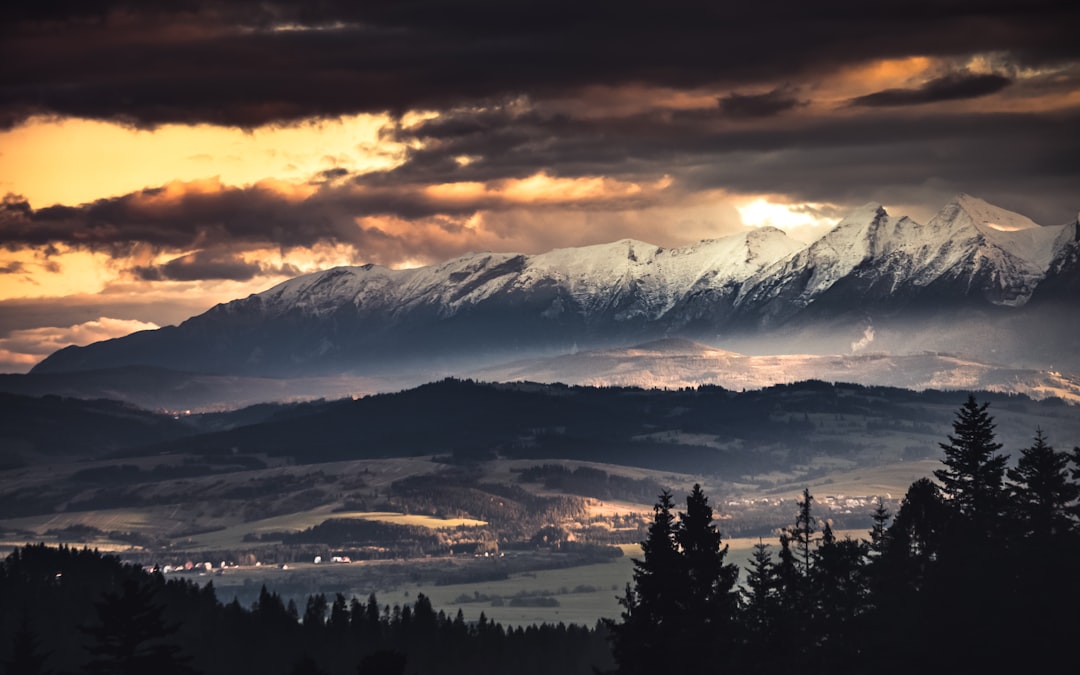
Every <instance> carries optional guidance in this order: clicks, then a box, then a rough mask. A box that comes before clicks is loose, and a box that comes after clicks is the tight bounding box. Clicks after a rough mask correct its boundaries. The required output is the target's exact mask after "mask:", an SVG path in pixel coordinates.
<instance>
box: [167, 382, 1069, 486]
mask: <svg viewBox="0 0 1080 675" xmlns="http://www.w3.org/2000/svg"><path fill="white" fill-rule="evenodd" d="M981 396H982V397H983V398H984V399H986V400H988V401H991V402H992V405H993V406H994V410H995V413H996V414H997V415H998V418H999V434H1000V435H1001V437H1002V439H1003V441H1004V442H1005V443H1006V444H1007V447H1022V446H1023V445H1025V444H1026V443H1027V442H1028V441H1029V440H1030V438H1031V434H1032V433H1033V430H1034V429H1035V428H1036V427H1042V428H1044V429H1052V430H1053V433H1054V437H1055V438H1056V439H1057V440H1059V441H1061V442H1063V443H1075V442H1076V441H1077V440H1080V409H1077V408H1075V407H1071V406H1068V405H1065V404H1064V403H1061V402H1060V401H1055V400H1047V401H1042V402H1035V401H1032V400H1030V399H1027V398H1025V397H1021V396H1008V395H997V394H981ZM958 398H959V396H958V395H957V394H956V393H955V392H935V391H926V392H913V391H908V390H903V389H893V388H886V387H863V386H858V385H845V384H831V383H825V382H814V381H811V382H803V383H799V384H793V385H779V386H775V387H770V388H767V389H763V390H758V391H749V392H733V391H727V390H724V389H721V388H718V387H700V388H696V389H684V390H678V391H658V390H642V389H636V388H594V387H568V386H563V385H539V384H483V383H477V382H472V381H468V380H464V381H463V380H453V379H449V380H444V381H441V382H437V383H432V384H429V385H425V386H422V387H418V388H416V389H411V390H408V391H404V392H400V393H396V394H385V395H378V396H371V397H367V398H362V399H357V400H342V401H336V402H331V403H321V404H307V405H300V406H294V407H291V408H289V409H288V410H286V411H283V412H282V413H281V414H279V415H278V416H276V417H273V418H271V419H269V420H267V421H265V422H262V423H259V424H254V425H249V426H244V427H239V428H234V429H230V430H227V431H222V432H218V433H213V434H204V435H201V436H197V437H192V438H185V439H182V440H178V441H173V442H169V443H164V444H161V445H160V446H158V447H157V448H155V451H156V452H162V451H167V452H197V453H200V454H213V453H234V454H235V453H251V452H265V453H268V454H271V455H278V456H290V457H293V458H295V460H296V461H297V462H300V463H306V462H323V461H331V460H342V459H362V458H376V457H395V456H409V455H427V454H436V455H446V456H449V457H451V458H452V459H456V460H459V461H469V460H482V459H485V458H490V457H494V456H496V455H498V456H501V457H507V458H530V459H546V458H563V459H579V460H588V461H596V462H606V463H611V464H623V465H633V466H642V467H648V468H656V469H663V470H673V471H691V472H706V473H712V472H729V471H757V470H763V469H767V468H768V467H774V466H790V465H792V464H799V463H803V462H806V461H808V460H809V459H810V458H811V457H813V456H816V455H821V454H825V455H832V456H841V457H846V458H849V459H851V460H853V461H856V462H859V463H865V462H876V463H883V462H888V461H897V460H899V459H905V458H921V457H928V456H934V455H935V453H936V451H937V440H938V438H939V434H940V430H941V429H942V428H944V427H947V425H948V424H949V422H950V420H951V418H952V411H953V410H954V407H955V405H956V401H957V399H958Z"/></svg>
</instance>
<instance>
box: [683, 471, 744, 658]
mask: <svg viewBox="0 0 1080 675" xmlns="http://www.w3.org/2000/svg"><path fill="white" fill-rule="evenodd" d="M675 540H676V542H677V543H678V545H679V547H680V552H681V555H682V568H683V570H684V575H685V576H683V578H682V579H680V582H681V583H682V584H685V588H684V589H681V590H680V593H679V594H680V595H681V596H682V598H683V606H682V607H681V608H680V610H679V615H678V620H679V621H680V622H681V623H682V624H683V625H684V628H683V630H682V631H681V632H682V636H683V640H684V641H685V642H686V643H688V644H687V656H688V661H690V662H691V664H693V662H696V663H697V664H702V665H704V664H710V665H712V666H713V667H715V666H717V665H718V664H719V663H720V662H723V661H729V660H730V657H731V648H732V646H733V645H734V641H735V640H734V636H733V630H734V625H735V624H734V618H735V613H736V609H737V606H738V596H737V594H736V591H735V583H736V582H737V580H738V577H739V568H738V566H736V565H733V564H727V563H725V556H726V555H727V552H728V547H727V545H724V544H723V542H722V539H721V535H720V531H719V530H718V529H717V527H716V525H715V524H714V523H713V510H712V507H711V506H709V499H708V497H706V496H705V493H704V492H703V491H702V489H701V485H694V488H693V490H692V491H691V492H690V494H689V495H688V496H687V498H686V512H685V513H680V514H679V523H678V526H677V527H676V532H675ZM706 646H708V647H706Z"/></svg>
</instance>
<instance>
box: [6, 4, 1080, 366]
mask: <svg viewBox="0 0 1080 675" xmlns="http://www.w3.org/2000/svg"><path fill="white" fill-rule="evenodd" d="M1077 5H1078V3H1075V2H1051V1H1045V0H1024V1H1012V2H1005V1H991V0H934V1H929V0H903V1H895V0H878V1H875V2H867V1H866V0H857V1H855V0H820V1H817V2H805V1H799V2H796V1H794V0H759V1H757V2H752V3H742V2H740V3H734V2H730V3H729V2H717V1H715V0H714V1H711V2H699V1H680V0H674V1H671V0H669V1H666V2H648V3H646V2H634V1H633V0H624V1H621V2H582V1H581V0H575V1H574V2H566V1H564V0H544V1H542V2H532V1H531V0H530V1H523V0H515V2H505V0H499V1H496V0H437V1H436V0H393V1H392V0H365V1H364V2H353V1H345V0H297V1H287V2H275V1H273V0H270V1H265V0H259V1H258V2H256V1H247V0H238V1H231V2H226V1H221V0H217V1H209V0H206V1H204V0H166V1H163V2H153V1H150V0H127V1H114V0H54V1H49V0H35V1H34V2H24V1H19V2H15V3H5V7H4V8H3V9H0V195H3V199H2V202H0V372H25V371H26V370H28V369H29V368H30V367H31V366H32V365H33V364H34V363H36V362H37V361H38V360H40V359H41V358H43V357H44V356H46V355H48V354H49V353H51V352H52V351H53V350H55V349H57V348H60V347H62V346H64V345H67V344H86V343H89V342H92V341H95V340H100V339H106V338H109V337H115V336H119V335H124V334H127V333H129V332H131V331H134V330H142V329H147V328H154V327H157V326H163V325H167V324H175V323H178V322H180V321H182V320H183V319H185V318H187V317H188V316H191V315H194V314H198V313H201V312H202V311H205V310H206V309H208V308H209V307H211V306H212V305H214V304H216V303H218V302H224V301H228V300H231V299H234V298H238V297H244V296H246V295H248V294H250V293H254V292H258V291H261V290H265V289H266V288H269V287H270V286H272V285H274V284H276V283H278V282H280V281H283V280H285V279H287V278H290V277H292V276H296V275H298V274H302V273H306V272H312V271H315V270H318V269H324V268H327V267H331V266H335V265H349V264H364V263H369V262H371V263H377V264H381V265H387V266H390V267H410V266H417V265H425V264H430V263H433V262H438V261H442V260H445V259H448V258H451V257H454V256H457V255H461V254H464V253H467V252H471V251H485V250H492V251H514V252H523V253H540V252H544V251H547V250H550V249H553V248H559V247H565V246H578V245H584V244H592V243H602V242H607V241H613V240H616V239H621V238H626V237H630V238H635V239H640V240H643V241H647V242H650V243H653V244H658V245H661V246H678V245H684V244H689V243H693V242H696V241H699V240H701V239H706V238H714V237H721V236H726V235H729V234H734V233H737V232H741V231H744V230H745V229H746V228H748V227H760V226H762V225H775V226H779V227H782V228H785V229H786V230H788V231H789V233H790V235H791V236H794V237H796V238H800V239H804V240H806V239H809V238H813V237H814V236H817V235H819V234H821V233H823V232H824V231H825V230H826V229H827V228H828V227H830V226H831V225H832V224H835V222H836V221H837V220H838V219H839V218H840V217H842V216H843V215H844V213H845V212H846V211H847V210H849V209H852V208H854V207H856V206H858V205H861V204H864V203H866V202H870V201H874V202H880V203H883V204H885V206H886V208H887V209H888V210H889V211H890V213H894V214H897V215H902V214H906V215H909V216H912V217H914V218H916V219H917V220H923V221H925V220H927V219H929V217H930V216H931V215H932V214H933V213H934V212H935V211H937V210H938V209H939V208H940V207H941V206H942V205H944V204H945V203H946V202H947V201H948V200H949V199H950V198H951V197H952V196H953V195H954V194H956V193H959V192H966V193H969V194H972V195H975V196H977V197H981V198H983V199H986V200H987V201H990V202H992V203H994V204H997V205H998V206H1002V207H1005V208H1008V209H1011V210H1014V211H1017V212H1020V213H1023V214H1024V215H1027V216H1029V217H1031V218H1032V219H1034V220H1035V221H1036V222H1038V223H1040V224H1043V225H1059V224H1062V223H1065V222H1068V221H1071V220H1072V219H1074V218H1075V217H1076V214H1077V210H1078V209H1080V131H1078V130H1080V40H1077V39H1076V28H1077V27H1078V26H1080V7H1078V6H1077Z"/></svg>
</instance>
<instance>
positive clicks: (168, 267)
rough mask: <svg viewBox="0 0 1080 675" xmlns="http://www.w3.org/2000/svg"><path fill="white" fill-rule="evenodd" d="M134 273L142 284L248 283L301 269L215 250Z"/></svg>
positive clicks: (194, 254) (293, 272)
mask: <svg viewBox="0 0 1080 675" xmlns="http://www.w3.org/2000/svg"><path fill="white" fill-rule="evenodd" d="M132 272H133V273H134V274H135V276H136V277H138V278H139V279H142V280H143V281H164V280H169V281H200V280H203V279H228V280H231V281H249V280H251V279H254V278H255V277H256V276H260V275H266V274H286V275H288V276H296V275H297V274H299V270H297V269H296V268H295V267H293V266H290V265H287V266H286V267H285V268H275V267H270V266H268V265H265V264H262V263H258V262H250V261H246V260H244V259H242V258H240V257H239V256H236V255H231V254H227V253H226V254H223V253H215V252H213V251H199V252H197V253H189V254H188V255H185V256H180V257H179V258H174V259H172V260H170V261H169V262H167V263H165V264H163V265H153V266H137V267H134V268H133V269H132Z"/></svg>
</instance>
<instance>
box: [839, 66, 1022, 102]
mask: <svg viewBox="0 0 1080 675" xmlns="http://www.w3.org/2000/svg"><path fill="white" fill-rule="evenodd" d="M1010 84H1012V80H1011V79H1010V78H1008V77H1005V76H1004V75H997V74H994V73H986V74H974V73H950V74H949V75H945V76H944V77H939V78H935V79H933V80H930V81H929V82H927V83H925V84H923V85H922V86H919V87H915V88H913V89H885V90H884V91H876V92H874V93H872V94H867V95H865V96H858V97H856V98H853V99H852V100H851V101H850V103H851V105H855V106H866V107H871V108H885V107H892V106H905V105H922V104H924V103H937V102H939V101H954V100H957V99H965V98H979V97H980V96H988V95H990V94H993V93H996V92H999V91H1001V90H1002V89H1004V88H1005V87H1007V86H1009V85H1010Z"/></svg>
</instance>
